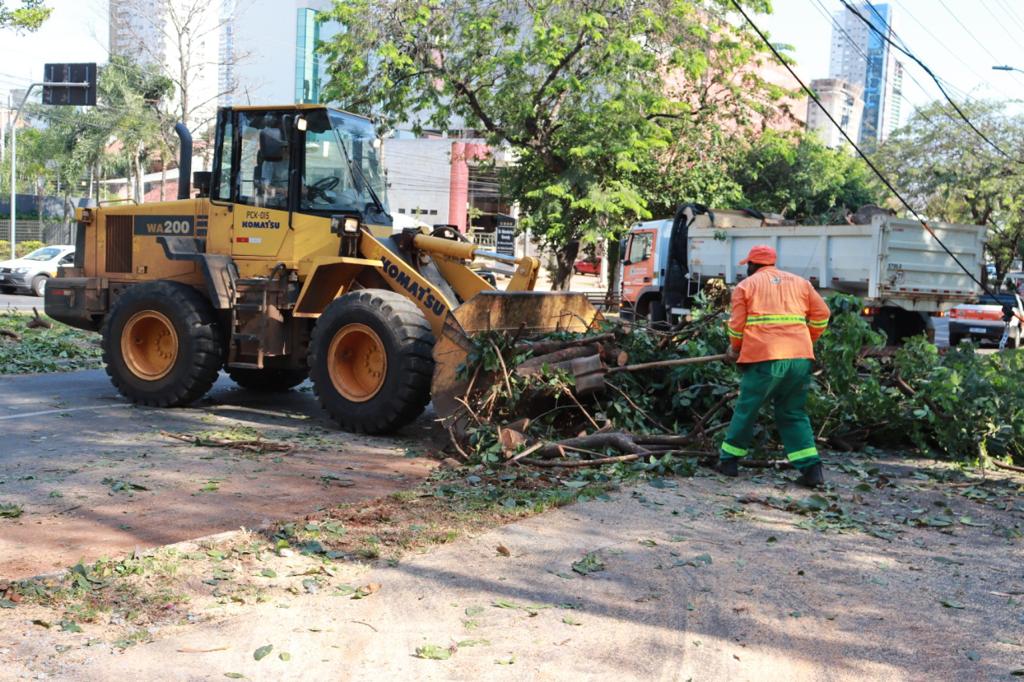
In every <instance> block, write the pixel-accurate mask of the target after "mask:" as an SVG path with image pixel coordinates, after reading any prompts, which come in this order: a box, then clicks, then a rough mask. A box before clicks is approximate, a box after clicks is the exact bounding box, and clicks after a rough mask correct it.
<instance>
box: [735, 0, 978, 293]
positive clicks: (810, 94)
mask: <svg viewBox="0 0 1024 682" xmlns="http://www.w3.org/2000/svg"><path fill="white" fill-rule="evenodd" d="M730 2H731V3H732V5H733V7H735V8H736V11H737V12H739V13H740V14H741V15H742V16H743V18H744V19H746V21H747V23H748V24H750V27H751V28H752V29H754V32H755V33H757V35H758V37H760V38H761V41H762V42H763V43H764V44H765V45H766V46H767V47H768V49H769V50H771V52H772V54H774V55H775V58H776V59H777V60H779V63H780V64H782V66H783V67H785V69H786V70H787V71H789V75H791V76H792V77H793V78H794V79H796V82H797V83H799V84H800V87H801V88H803V90H804V92H806V93H807V96H808V97H810V98H811V99H812V100H814V103H815V104H817V105H818V107H819V108H820V109H821V110H822V112H823V113H824V114H825V116H826V117H828V120H829V121H831V122H832V125H834V126H835V127H836V128H837V129H838V130H839V133H840V134H841V135H842V136H843V137H844V138H846V141H847V142H849V143H850V145H851V146H852V147H853V149H854V150H855V151H856V152H857V154H858V155H859V156H860V157H861V158H862V159H864V163H866V164H867V165H868V168H870V169H871V171H872V172H873V173H874V174H875V175H877V176H878V179H879V180H881V181H882V184H883V185H885V186H886V188H887V189H888V190H889V191H890V192H892V193H893V196H895V197H896V198H897V199H898V200H899V202H900V203H901V204H903V206H904V207H906V209H907V210H908V211H909V212H910V214H911V215H913V216H914V218H916V219H917V221H918V222H919V223H921V226H922V227H924V229H925V230H926V231H927V232H928V234H930V235H931V236H932V238H933V239H934V240H935V242H936V243H937V244H938V245H939V246H940V247H942V250H943V251H945V252H946V254H947V255H949V257H950V258H952V259H953V261H954V262H955V263H956V264H957V266H959V267H960V269H961V270H963V271H964V273H965V274H966V275H967V276H968V277H970V278H971V281H972V282H974V283H975V284H977V285H978V286H979V287H981V289H982V291H984V292H985V293H986V294H988V295H989V296H992V297H993V298H995V294H994V293H993V292H992V291H991V290H990V289H989V288H988V287H987V286H986V285H984V284H982V282H981V280H979V279H978V278H977V277H976V276H975V275H974V273H973V272H971V271H970V270H969V269H968V268H967V266H965V265H964V264H963V262H962V261H961V260H960V259H959V258H957V256H956V254H954V253H953V252H952V251H950V250H949V247H948V246H946V244H945V243H944V242H943V241H942V240H941V239H939V237H938V235H936V234H935V230H933V229H932V227H931V225H929V224H928V223H927V221H925V219H924V218H922V217H921V216H920V215H919V214H918V212H917V211H916V210H915V209H914V207H913V206H911V205H910V203H909V202H908V201H907V200H906V199H904V198H903V195H902V194H901V193H900V191H899V190H897V189H896V187H895V186H894V185H893V184H892V182H891V181H890V180H889V178H887V177H886V176H885V175H884V174H883V173H882V171H880V170H878V167H877V166H875V164H874V163H873V162H872V161H871V159H870V158H869V157H868V155H867V154H866V153H864V151H863V150H862V149H861V148H860V147H859V146H858V145H857V143H856V142H854V141H853V139H852V138H851V137H850V135H849V134H848V133H847V132H846V131H845V130H844V129H843V127H842V126H841V125H839V122H838V121H836V119H835V118H834V117H833V116H832V114H831V113H829V111H828V110H827V109H825V107H824V106H822V104H821V100H819V99H818V95H817V94H815V92H814V91H813V90H811V89H810V88H809V87H807V85H806V84H805V83H804V81H803V79H801V78H800V76H798V75H797V74H796V71H794V70H793V67H791V66H790V65H789V62H787V61H786V60H785V59H784V58H783V56H782V55H781V54H779V51H778V49H777V48H776V47H775V45H773V44H772V42H771V41H770V40H768V36H766V35H765V34H764V32H763V31H762V30H761V29H760V27H758V25H757V24H755V23H754V20H753V19H751V18H750V16H749V15H748V14H747V11H746V10H745V9H743V6H742V5H740V3H739V0H730ZM842 2H843V4H844V5H846V7H847V8H848V9H851V11H854V10H853V9H852V8H850V6H849V5H848V4H847V3H846V0H842ZM854 13H855V14H857V16H860V17H861V18H862V19H863V18H864V17H863V16H861V14H860V13H859V12H856V11H854ZM868 25H869V26H870V25H871V24H868ZM890 42H891V41H890ZM915 61H917V60H916V58H915ZM922 66H923V64H922Z"/></svg>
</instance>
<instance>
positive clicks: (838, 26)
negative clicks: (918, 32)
mask: <svg viewBox="0 0 1024 682" xmlns="http://www.w3.org/2000/svg"><path fill="white" fill-rule="evenodd" d="M813 1H814V2H815V3H816V4H817V5H818V7H820V8H821V10H820V11H819V14H821V13H823V14H824V15H825V18H826V19H827V20H828V21H830V22H831V24H832V28H833V29H835V30H838V31H839V32H840V33H842V34H843V36H844V37H845V38H846V42H847V43H848V44H849V45H850V47H852V48H853V49H854V50H856V51H857V54H859V55H860V56H861V57H863V58H864V63H865V64H866V63H868V62H869V61H870V59H869V58H868V55H867V53H865V52H864V50H862V49H861V48H860V45H858V44H857V43H856V42H855V41H854V39H853V37H852V36H851V35H850V34H849V32H848V31H847V30H846V29H845V28H843V25H842V24H841V23H839V20H838V19H836V17H835V16H833V14H832V13H831V12H829V11H828V8H827V7H826V6H825V5H824V3H823V2H822V0H813ZM901 42H902V41H901ZM905 73H906V74H907V76H909V77H910V80H912V81H913V82H914V83H915V84H916V85H917V87H918V88H920V89H921V92H923V93H924V94H925V95H927V96H929V97H931V95H930V94H929V93H928V91H927V90H925V88H924V86H923V85H921V83H920V82H919V81H918V80H917V78H915V77H914V74H912V73H910V72H909V71H905ZM900 97H901V98H902V99H903V101H905V102H906V103H907V104H909V105H910V106H911V107H912V109H913V111H912V112H911V114H910V115H911V116H913V115H914V114H916V113H918V112H920V111H921V107H919V106H917V105H915V104H914V103H913V102H911V101H910V99H909V98H908V97H907V96H906V95H904V94H903V93H902V92H901V93H900ZM921 116H922V117H923V118H924V119H925V120H926V121H928V123H930V124H932V123H934V122H933V121H932V119H931V118H929V117H928V115H927V114H924V113H923V112H922V113H921ZM908 119H909V117H908Z"/></svg>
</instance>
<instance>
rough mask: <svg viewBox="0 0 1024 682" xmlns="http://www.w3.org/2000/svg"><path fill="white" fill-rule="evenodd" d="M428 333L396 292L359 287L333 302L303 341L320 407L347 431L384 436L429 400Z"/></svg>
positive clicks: (410, 418) (431, 337)
mask: <svg viewBox="0 0 1024 682" xmlns="http://www.w3.org/2000/svg"><path fill="white" fill-rule="evenodd" d="M433 348H434V334H433V333H432V332H431V330H430V325H429V324H427V320H426V318H424V317H423V313H421V312H420V311H419V308H417V307H416V306H415V305H414V304H413V303H412V301H410V300H408V299H407V298H405V297H404V296H402V295H400V294H396V293H394V292H392V291H384V290H381V289H363V290H361V291H355V292H352V293H348V294H345V295H344V296H341V297H339V298H337V299H335V300H334V301H333V302H332V303H331V304H330V305H329V306H327V309H326V310H324V312H323V314H322V315H321V316H320V319H319V320H317V322H316V326H315V327H313V334H312V337H311V338H310V342H309V377H310V379H312V381H313V391H314V392H315V393H316V395H317V398H319V400H320V405H321V406H323V408H324V409H325V410H327V412H328V414H330V415H331V417H332V418H333V419H334V420H335V421H336V422H338V424H339V425H340V426H341V428H343V429H345V430H347V431H355V432H361V433H386V432H388V431H392V430H394V429H397V428H399V427H402V426H404V425H406V424H408V423H409V422H411V421H413V420H414V419H416V417H418V416H419V415H420V414H421V413H422V412H423V409H424V408H425V407H426V406H427V403H428V402H430V382H431V378H432V377H433V374H434V359H433V356H432V353H433Z"/></svg>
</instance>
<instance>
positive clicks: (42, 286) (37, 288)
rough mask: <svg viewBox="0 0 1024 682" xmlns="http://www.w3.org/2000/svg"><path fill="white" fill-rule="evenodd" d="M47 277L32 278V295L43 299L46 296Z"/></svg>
mask: <svg viewBox="0 0 1024 682" xmlns="http://www.w3.org/2000/svg"><path fill="white" fill-rule="evenodd" d="M48 279H49V277H47V276H46V275H36V276H35V277H33V278H32V295H33V296H39V297H42V296H44V295H45V294H46V280H48Z"/></svg>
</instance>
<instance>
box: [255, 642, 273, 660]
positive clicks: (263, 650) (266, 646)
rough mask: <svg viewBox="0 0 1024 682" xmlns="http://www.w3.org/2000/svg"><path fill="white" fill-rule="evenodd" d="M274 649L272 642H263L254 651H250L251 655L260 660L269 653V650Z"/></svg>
mask: <svg viewBox="0 0 1024 682" xmlns="http://www.w3.org/2000/svg"><path fill="white" fill-rule="evenodd" d="M273 650H274V645H273V644H264V645H263V646H261V647H260V648H259V649H256V651H254V652H252V657H253V658H255V659H256V660H257V661H262V660H263V659H264V658H266V657H267V656H269V655H270V652H271V651H273Z"/></svg>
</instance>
